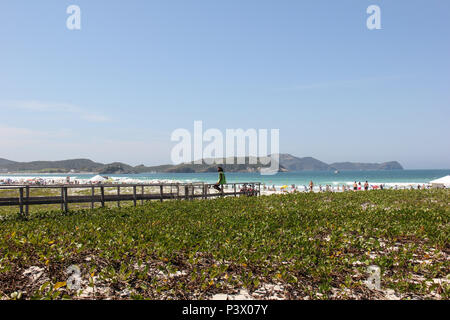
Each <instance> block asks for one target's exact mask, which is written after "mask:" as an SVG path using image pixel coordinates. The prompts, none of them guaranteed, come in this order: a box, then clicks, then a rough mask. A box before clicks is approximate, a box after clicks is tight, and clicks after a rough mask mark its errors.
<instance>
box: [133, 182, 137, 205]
mask: <svg viewBox="0 0 450 320" xmlns="http://www.w3.org/2000/svg"><path fill="white" fill-rule="evenodd" d="M136 200H137V197H136V186H133V204H134V206H135V207H136V206H137V201H136Z"/></svg>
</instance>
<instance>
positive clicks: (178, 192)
mask: <svg viewBox="0 0 450 320" xmlns="http://www.w3.org/2000/svg"><path fill="white" fill-rule="evenodd" d="M177 200H180V184H179V183H177Z"/></svg>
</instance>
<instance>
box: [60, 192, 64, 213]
mask: <svg viewBox="0 0 450 320" xmlns="http://www.w3.org/2000/svg"><path fill="white" fill-rule="evenodd" d="M61 211H64V187H61Z"/></svg>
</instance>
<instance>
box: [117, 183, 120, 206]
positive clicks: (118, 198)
mask: <svg viewBox="0 0 450 320" xmlns="http://www.w3.org/2000/svg"><path fill="white" fill-rule="evenodd" d="M117 196H118V197H117V207H118V208H120V186H117Z"/></svg>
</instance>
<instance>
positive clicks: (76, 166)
mask: <svg viewBox="0 0 450 320" xmlns="http://www.w3.org/2000/svg"><path fill="white" fill-rule="evenodd" d="M250 159H252V160H256V162H257V163H256V164H249V162H250ZM230 160H233V163H235V164H224V165H221V166H222V167H223V168H224V170H225V171H228V172H258V171H259V170H260V169H261V168H262V167H268V165H263V164H262V163H267V162H264V161H263V160H267V157H264V158H256V159H255V158H249V157H246V158H240V159H237V158H234V159H230ZM237 160H241V162H244V164H236V163H237ZM207 162H208V161H203V164H193V163H192V162H191V163H183V164H179V165H171V164H167V165H160V166H153V167H147V166H144V165H139V166H134V167H133V166H130V165H128V164H125V163H121V162H113V163H109V164H103V163H99V162H94V161H92V160H89V159H72V160H62V161H32V162H16V161H11V160H7V159H2V158H0V173H2V172H3V173H6V172H33V173H70V172H78V173H80V172H93V173H98V174H128V173H149V172H178V173H194V172H215V171H216V170H217V165H216V164H214V165H210V164H207ZM226 162H227V161H225V162H224V163H226ZM208 163H209V162H208ZM279 163H280V165H279V168H280V169H279V170H280V171H330V170H333V171H336V170H339V171H344V170H403V167H402V166H401V164H400V163H398V162H397V161H390V162H383V163H354V162H336V163H331V164H327V163H325V162H322V161H320V160H317V159H314V158H312V157H305V158H298V157H295V156H293V155H290V154H280V155H279Z"/></svg>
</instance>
